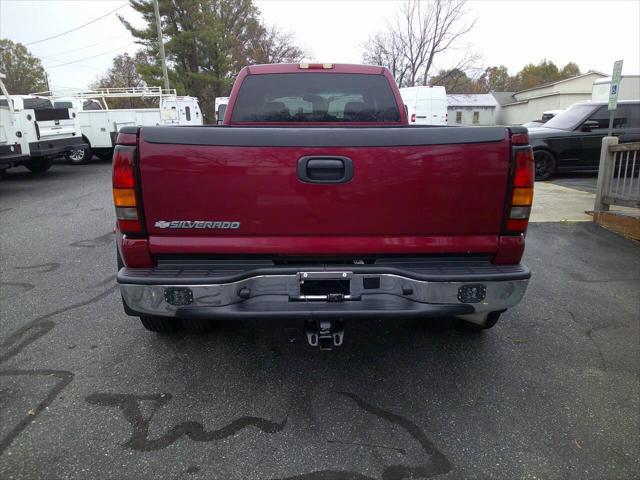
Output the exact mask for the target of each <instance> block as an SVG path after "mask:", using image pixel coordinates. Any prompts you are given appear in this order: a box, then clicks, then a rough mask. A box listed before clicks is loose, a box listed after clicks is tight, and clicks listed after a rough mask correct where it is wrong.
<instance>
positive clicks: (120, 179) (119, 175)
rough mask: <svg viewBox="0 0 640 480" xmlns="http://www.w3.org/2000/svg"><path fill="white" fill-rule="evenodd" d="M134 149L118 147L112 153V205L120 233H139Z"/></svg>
mask: <svg viewBox="0 0 640 480" xmlns="http://www.w3.org/2000/svg"><path fill="white" fill-rule="evenodd" d="M135 155H136V147H132V146H126V145H118V146H116V148H115V149H114V151H113V172H112V182H113V203H114V205H115V207H116V218H117V220H118V229H119V230H120V231H121V232H122V233H125V234H127V233H141V232H142V222H141V217H140V215H139V209H138V198H137V194H136V189H135V187H136V176H135V169H134V159H135Z"/></svg>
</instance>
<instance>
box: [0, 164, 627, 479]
mask: <svg viewBox="0 0 640 480" xmlns="http://www.w3.org/2000/svg"><path fill="white" fill-rule="evenodd" d="M110 189H111V186H110V165H109V163H108V162H97V161H96V162H94V163H91V164H89V165H84V166H70V165H66V164H56V165H54V167H53V168H52V169H51V170H50V171H49V172H46V173H44V174H41V175H33V174H30V173H27V172H26V171H22V170H21V169H15V170H12V171H9V173H8V174H7V176H6V178H4V179H2V180H0V267H1V277H0V280H1V282H2V283H1V284H0V307H1V311H0V314H1V317H0V478H2V479H14V478H15V479H18V478H19V479H34V478H46V479H58V478H60V479H62V478H65V479H87V478H92V479H155V478H168V479H225V480H226V479H228V480H235V479H264V480H275V479H304V480H320V479H328V480H335V479H354V480H363V479H384V480H399V479H409V478H412V479H418V478H437V479H463V478H464V479H467V478H468V479H489V478H496V479H520V478H522V479H534V478H540V479H616V480H618V479H632V478H638V477H640V456H639V455H638V452H640V440H639V435H638V432H639V431H640V399H639V398H640V387H639V370H640V367H639V365H640V362H639V360H640V354H639V353H640V327H639V321H640V320H639V319H640V298H639V292H640V247H639V246H638V244H637V243H634V242H632V241H629V240H626V239H624V238H622V237H620V236H617V235H615V234H613V233H611V232H608V231H606V230H604V229H601V228H600V227H598V226H596V225H594V224H592V223H589V222H581V223H571V222H563V223H535V224H532V225H531V227H530V229H529V233H528V236H527V250H526V254H525V263H526V264H528V265H529V267H530V268H531V269H532V272H533V277H532V280H531V283H530V286H529V290H528V292H527V294H526V296H525V298H524V300H523V302H522V303H521V304H520V305H519V306H518V307H516V308H514V309H513V310H512V311H509V312H507V313H506V314H504V315H503V318H502V320H501V321H500V322H499V323H498V325H497V326H496V327H494V328H493V329H492V330H489V331H487V332H484V333H483V334H479V335H477V334H476V335H473V334H469V333H463V332H460V331H459V330H457V329H455V328H453V324H454V322H453V321H452V320H450V319H442V320H440V321H432V322H428V323H427V322H418V321H405V320H402V319H397V320H393V321H379V320H376V319H370V320H367V321H360V322H354V323H351V324H349V325H348V326H347V331H346V335H345V344H344V346H343V347H342V348H340V349H337V350H334V351H331V352H324V351H318V350H314V349H312V348H310V347H308V346H307V345H306V342H303V341H302V339H299V340H298V341H296V342H293V343H289V342H288V340H287V337H286V336H285V334H284V332H283V328H284V325H282V324H280V323H260V322H250V321H243V322H237V323H220V324H219V325H218V326H217V328H216V330H215V331H214V333H212V334H210V335H207V336H197V335H195V334H191V333H188V332H182V333H179V334H177V335H173V336H162V335H157V334H152V333H150V332H147V331H146V330H144V329H143V327H142V326H141V325H140V323H139V321H138V320H137V319H135V318H131V317H127V316H126V315H125V314H124V313H123V311H122V308H121V305H120V299H119V296H118V294H117V291H116V286H115V283H114V278H115V268H116V267H115V247H114V242H113V233H112V230H113V223H114V214H113V208H112V206H111V190H110Z"/></svg>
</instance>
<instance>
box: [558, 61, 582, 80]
mask: <svg viewBox="0 0 640 480" xmlns="http://www.w3.org/2000/svg"><path fill="white" fill-rule="evenodd" d="M580 73H581V72H580V67H579V66H578V64H577V63H574V62H569V63H567V64H566V65H565V66H564V67H562V70H560V76H561V77H562V78H571V77H577V76H578V75H580Z"/></svg>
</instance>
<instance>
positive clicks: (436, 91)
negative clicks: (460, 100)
mask: <svg viewBox="0 0 640 480" xmlns="http://www.w3.org/2000/svg"><path fill="white" fill-rule="evenodd" d="M400 95H402V101H403V102H404V104H405V105H406V107H407V117H408V118H409V125H446V124H447V92H446V90H445V88H444V87H429V86H419V87H406V88H401V89H400Z"/></svg>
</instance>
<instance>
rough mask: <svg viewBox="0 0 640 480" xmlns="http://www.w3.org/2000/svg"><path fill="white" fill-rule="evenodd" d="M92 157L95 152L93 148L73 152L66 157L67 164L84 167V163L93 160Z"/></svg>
mask: <svg viewBox="0 0 640 480" xmlns="http://www.w3.org/2000/svg"><path fill="white" fill-rule="evenodd" d="M92 156H93V151H92V150H91V147H86V148H78V149H76V150H71V151H70V152H68V153H67V154H66V155H65V157H66V159H67V162H69V163H70V164H72V165H82V164H83V163H87V162H88V161H89V160H91V157H92Z"/></svg>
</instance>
